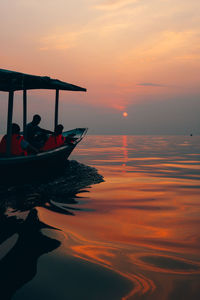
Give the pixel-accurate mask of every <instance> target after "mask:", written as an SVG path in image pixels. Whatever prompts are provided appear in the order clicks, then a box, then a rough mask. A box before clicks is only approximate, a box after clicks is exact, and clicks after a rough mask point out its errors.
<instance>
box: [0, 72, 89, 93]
mask: <svg viewBox="0 0 200 300" xmlns="http://www.w3.org/2000/svg"><path fill="white" fill-rule="evenodd" d="M30 89H50V90H66V91H82V92H86V89H85V88H82V87H79V86H76V85H73V84H70V83H67V82H63V81H60V80H58V79H51V78H50V77H47V76H36V75H29V74H24V73H19V72H14V71H8V70H4V69H0V91H4V92H9V91H20V90H30Z"/></svg>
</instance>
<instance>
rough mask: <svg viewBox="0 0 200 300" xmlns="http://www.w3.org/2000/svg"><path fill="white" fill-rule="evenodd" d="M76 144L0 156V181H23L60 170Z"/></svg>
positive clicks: (49, 174)
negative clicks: (5, 156) (7, 156)
mask: <svg viewBox="0 0 200 300" xmlns="http://www.w3.org/2000/svg"><path fill="white" fill-rule="evenodd" d="M76 145H77V144H69V145H64V146H62V147H59V148H56V149H54V150H50V151H46V152H42V153H38V154H34V155H28V156H18V157H10V158H0V174H1V182H4V181H6V182H7V181H8V180H9V181H13V180H14V182H15V180H16V182H18V181H22V180H23V181H24V179H30V178H37V177H38V178H39V177H40V178H41V176H47V177H48V176H51V175H53V174H55V173H57V172H61V171H62V169H63V168H64V167H65V166H66V164H67V159H68V157H69V156H70V154H71V152H72V151H73V150H74V148H75V147H76Z"/></svg>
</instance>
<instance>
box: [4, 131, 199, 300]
mask: <svg viewBox="0 0 200 300" xmlns="http://www.w3.org/2000/svg"><path fill="white" fill-rule="evenodd" d="M71 160H76V161H78V162H79V163H81V164H83V165H81V167H80V172H79V169H78V165H77V164H76V163H75V162H74V164H75V168H76V172H75V173H73V163H72V167H71V169H72V170H71V172H72V173H71V174H72V176H71V177H70V178H69V180H68V185H71V188H74V193H72V192H70V193H69V194H67V192H66V190H65V192H66V193H65V195H64V197H63V194H62V195H59V193H57V194H56V195H57V196H55V193H54V192H53V190H51V188H52V187H54V185H56V184H59V190H60V191H62V182H63V184H64V185H66V183H64V181H62V180H61V181H60V182H59V183H58V182H57V181H55V182H54V183H51V184H50V185H48V188H47V191H48V197H49V199H50V200H51V201H50V204H51V208H52V209H49V207H50V204H45V205H38V206H37V203H36V204H35V206H36V209H37V212H38V217H39V221H38V222H39V223H37V224H39V225H36V227H37V228H36V229H34V230H35V231H33V232H32V229H33V228H32V229H30V230H27V228H28V226H29V224H28V225H26V224H25V225H24V223H23V222H22V221H21V225H19V226H22V225H23V226H26V228H25V227H24V229H23V230H22V231H21V232H22V234H21V233H20V230H19V231H18V233H17V234H16V233H14V236H12V235H10V236H11V237H10V238H9V241H7V245H6V241H4V243H3V244H2V245H3V248H2V249H3V250H2V251H4V252H5V253H4V255H3V254H2V257H3V258H2V260H3V268H4V269H3V270H4V272H5V273H6V274H7V275H6V276H7V278H8V279H6V284H5V286H7V289H11V292H10V294H9V293H7V296H5V297H7V298H5V299H11V298H12V299H15V300H24V299H29V300H33V299H34V300H35V299H48V300H51V299H52V300H53V299H54V300H55V299H57V300H63V299H69V300H78V299H85V300H118V299H124V300H125V299H127V300H128V299H148V300H151V299H154V300H155V299H156V300H157V299H159V300H165V299H166V300H167V299H170V300H171V299H174V300H179V299H186V300H188V299H190V300H193V299H200V231H199V228H200V136H191V137H190V136H187V137H186V136H88V137H86V138H85V140H83V141H82V142H81V144H80V145H78V147H77V149H76V150H75V151H74V153H73V154H72V156H71ZM87 166H90V167H95V168H96V170H97V171H95V170H94V169H92V168H89V167H87ZM80 173H81V174H80ZM87 173H88V174H89V180H88V181H87V179H88V178H87V176H88V175H87ZM98 174H99V175H102V176H103V177H104V182H100V181H102V180H100V177H101V176H99V175H98ZM98 176H99V177H98ZM93 179H94V180H93ZM70 180H71V181H70ZM82 180H83V181H84V180H85V181H84V183H83V184H82V185H80V186H79V184H81V182H82ZM98 182H99V183H98ZM93 183H94V184H93ZM76 184H77V188H76V187H75V185H76ZM88 185H89V186H88ZM50 187H51V188H50ZM43 188H44V186H43ZM35 189H36V190H34V187H32V191H31V193H32V194H31V195H32V197H33V199H34V197H36V196H37V197H39V196H38V194H39V192H38V190H37V188H35ZM31 195H29V201H30V197H31ZM34 195H36V196H34ZM12 197H13V196H12ZM18 197H19V195H18ZM33 201H34V200H33ZM38 201H39V200H38ZM8 202H9V201H8ZM10 202H11V200H10ZM8 206H9V205H8ZM53 208H55V209H53ZM59 209H60V210H59ZM62 209H65V210H66V211H65V212H66V213H63V212H62ZM9 210H10V212H9ZM27 211H28V209H23V208H22V207H21V208H20V209H19V208H17V209H16V208H15V210H14V209H11V208H9V207H7V216H9V219H10V218H11V217H13V218H14V217H16V216H15V214H17V213H18V219H19V218H20V217H19V215H20V214H21V215H23V214H28V212H27ZM34 211H35V210H34ZM5 215H6V213H5ZM6 222H7V221H6ZM26 222H27V221H26ZM18 223H19V222H18ZM18 223H17V224H18ZM22 223H23V224H22ZM9 224H10V223H9ZM45 224H46V225H45ZM47 225H48V226H47ZM9 226H10V225H9ZM38 226H39V227H38ZM2 232H3V231H2ZM2 234H3V233H2ZM0 237H1V235H0ZM20 239H21V240H20ZM17 243H18V244H19V243H21V244H20V245H17ZM16 245H17V247H18V248H17V250H16ZM8 246H9V247H10V248H9V247H8ZM6 247H7V248H6ZM12 247H14V248H15V249H14V248H12ZM0 249H1V248H0ZM5 249H7V250H5ZM8 249H11V250H8ZM13 249H14V250H13ZM21 249H25V250H21ZM6 251H8V253H7V252H6ZM9 251H10V252H9ZM12 251H14V253H13V252H12ZM9 255H10V256H9ZM6 259H7V261H6ZM6 263H7V264H6ZM22 265H25V266H26V267H21V266H22ZM13 272H14V273H13ZM21 273H22V275H19V274H21ZM12 274H14V275H12ZM1 275H2V276H4V275H3V274H2V273H1ZM9 276H11V277H9ZM10 278H11V279H10ZM0 284H1V283H0ZM0 293H1V292H0ZM5 295H6V292H5ZM9 297H10V298H9ZM2 299H3V298H2Z"/></svg>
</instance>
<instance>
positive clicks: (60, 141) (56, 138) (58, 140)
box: [42, 134, 65, 151]
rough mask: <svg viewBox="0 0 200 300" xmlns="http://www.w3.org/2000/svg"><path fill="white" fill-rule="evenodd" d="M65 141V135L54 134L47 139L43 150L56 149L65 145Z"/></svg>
mask: <svg viewBox="0 0 200 300" xmlns="http://www.w3.org/2000/svg"><path fill="white" fill-rule="evenodd" d="M64 143H65V137H64V136H63V135H62V134H59V135H53V134H52V135H50V137H49V138H48V140H47V141H46V143H45V145H44V147H43V148H42V150H43V151H48V150H52V149H55V148H57V147H60V146H62V145H64Z"/></svg>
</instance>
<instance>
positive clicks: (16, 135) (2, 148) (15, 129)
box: [0, 123, 29, 156]
mask: <svg viewBox="0 0 200 300" xmlns="http://www.w3.org/2000/svg"><path fill="white" fill-rule="evenodd" d="M6 143H7V135H4V137H3V138H2V140H1V142H0V154H1V155H5V154H6ZM28 147H29V143H28V142H26V141H25V140H24V137H23V136H22V135H20V127H19V125H18V124H15V123H13V124H12V137H11V154H12V155H16V156H19V155H27V148H28Z"/></svg>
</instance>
